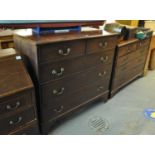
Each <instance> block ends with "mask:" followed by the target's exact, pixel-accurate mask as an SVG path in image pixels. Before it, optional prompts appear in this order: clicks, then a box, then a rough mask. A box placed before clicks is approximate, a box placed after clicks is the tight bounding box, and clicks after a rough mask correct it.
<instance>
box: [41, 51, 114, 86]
mask: <svg viewBox="0 0 155 155" xmlns="http://www.w3.org/2000/svg"><path fill="white" fill-rule="evenodd" d="M113 56H114V51H111V50H110V51H107V52H100V53H97V54H90V55H86V56H82V57H79V58H75V59H70V60H64V61H60V62H57V63H53V62H51V63H46V64H42V65H40V75H39V77H40V78H39V81H40V82H41V83H44V82H49V81H52V80H56V79H60V78H64V77H66V76H69V75H71V74H74V73H78V72H81V71H84V70H87V69H89V68H91V67H93V66H96V65H107V64H110V63H112V61H113Z"/></svg>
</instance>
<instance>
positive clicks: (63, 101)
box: [42, 83, 108, 121]
mask: <svg viewBox="0 0 155 155" xmlns="http://www.w3.org/2000/svg"><path fill="white" fill-rule="evenodd" d="M107 87H108V83H104V84H103V83H98V84H93V85H89V86H88V87H84V88H83V89H81V90H79V91H78V92H74V93H73V94H70V95H68V96H66V97H63V98H58V99H57V100H55V101H53V100H52V99H49V105H44V107H43V108H42V115H43V121H47V120H49V119H54V118H56V117H59V116H60V115H62V114H64V113H66V112H68V111H70V110H72V109H74V108H76V107H79V106H80V105H82V104H85V103H87V102H89V101H91V100H92V99H94V98H98V97H99V96H102V95H103V94H105V93H108V88H107Z"/></svg>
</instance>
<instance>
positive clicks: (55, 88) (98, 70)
mask: <svg viewBox="0 0 155 155" xmlns="http://www.w3.org/2000/svg"><path fill="white" fill-rule="evenodd" d="M111 67H112V66H111V65H108V66H105V67H100V66H98V67H94V68H91V69H89V70H87V71H86V72H82V73H78V74H74V75H72V76H70V77H67V78H63V79H60V80H56V81H54V82H51V83H48V84H46V85H43V86H42V87H41V91H42V104H47V105H50V104H51V101H52V102H53V103H55V102H57V100H60V101H59V102H61V99H62V101H64V100H63V98H65V97H66V98H67V97H69V96H70V95H71V94H73V93H74V92H77V91H79V90H80V89H82V88H83V87H84V86H88V85H91V84H93V83H102V85H103V87H104V84H105V83H106V84H107V85H108V84H109V83H110V75H111ZM105 89H108V88H107V87H105Z"/></svg>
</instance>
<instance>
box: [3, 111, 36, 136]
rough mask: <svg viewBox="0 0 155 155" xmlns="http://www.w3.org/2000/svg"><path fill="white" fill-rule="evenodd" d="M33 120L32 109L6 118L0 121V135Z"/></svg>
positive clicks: (33, 113)
mask: <svg viewBox="0 0 155 155" xmlns="http://www.w3.org/2000/svg"><path fill="white" fill-rule="evenodd" d="M34 119H35V111H34V108H29V109H27V110H25V111H22V112H20V113H17V114H14V115H12V116H9V117H7V118H3V119H0V134H4V133H6V134H8V133H9V132H11V131H13V130H16V129H17V128H19V127H21V126H22V125H25V124H26V123H28V122H30V121H32V120H34Z"/></svg>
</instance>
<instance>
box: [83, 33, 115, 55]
mask: <svg viewBox="0 0 155 155" xmlns="http://www.w3.org/2000/svg"><path fill="white" fill-rule="evenodd" d="M116 41H117V37H116V36H108V37H100V38H95V39H94V38H93V39H89V40H88V41H87V48H86V52H87V53H95V52H101V51H105V50H109V49H113V50H114V49H115V46H116Z"/></svg>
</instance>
